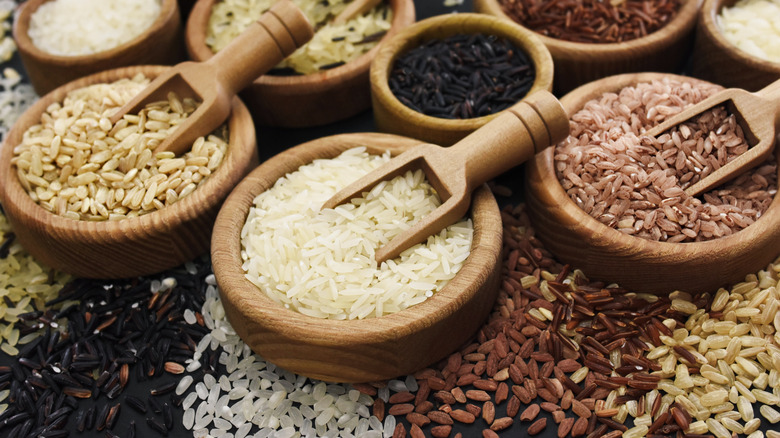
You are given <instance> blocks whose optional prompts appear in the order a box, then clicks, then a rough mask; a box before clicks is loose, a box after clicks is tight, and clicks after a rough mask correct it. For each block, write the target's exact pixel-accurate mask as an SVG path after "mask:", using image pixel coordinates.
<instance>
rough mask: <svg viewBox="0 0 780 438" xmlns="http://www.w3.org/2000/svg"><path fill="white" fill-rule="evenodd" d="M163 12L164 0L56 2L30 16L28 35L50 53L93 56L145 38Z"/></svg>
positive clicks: (35, 43)
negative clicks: (139, 37)
mask: <svg viewBox="0 0 780 438" xmlns="http://www.w3.org/2000/svg"><path fill="white" fill-rule="evenodd" d="M160 10H161V0H132V1H125V0H54V1H50V2H46V3H44V4H42V5H41V6H40V7H39V8H38V9H37V10H36V11H35V12H34V13H33V14H32V15H31V16H30V28H29V30H28V34H29V35H30V39H32V42H33V44H34V45H35V46H36V47H38V48H39V49H41V50H43V51H45V52H47V53H51V54H54V55H60V56H77V55H90V54H93V53H98V52H102V51H105V50H109V49H113V48H115V47H118V46H120V45H122V44H124V43H126V42H129V41H131V40H133V39H134V38H136V37H137V36H139V35H141V34H142V33H143V32H144V31H145V30H146V29H148V28H149V27H150V26H151V25H152V23H154V21H155V20H156V19H157V17H158V16H159V15H160Z"/></svg>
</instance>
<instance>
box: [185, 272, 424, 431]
mask: <svg viewBox="0 0 780 438" xmlns="http://www.w3.org/2000/svg"><path fill="white" fill-rule="evenodd" d="M206 282H207V283H208V284H209V285H210V286H209V288H208V289H207V291H206V297H205V299H206V301H205V303H204V305H203V309H202V312H201V314H202V317H203V321H204V324H205V326H206V327H207V328H208V329H210V330H211V332H210V333H208V334H206V335H205V336H204V337H203V338H202V339H201V341H200V343H199V344H198V345H197V348H196V351H195V357H194V358H193V359H191V360H189V361H188V362H189V365H188V367H189V368H188V371H190V372H193V371H195V370H196V369H197V368H198V366H199V365H200V362H199V361H198V360H199V358H200V356H201V355H204V354H205V353H206V352H207V351H209V350H214V351H218V352H219V363H220V364H221V366H224V372H221V373H218V374H217V375H212V374H208V373H194V374H193V375H194V376H195V378H197V379H198V380H197V381H195V380H194V379H193V378H192V377H191V376H187V377H185V378H184V379H182V381H181V382H180V383H179V386H178V387H177V388H176V393H177V394H179V395H183V394H185V393H187V395H186V396H185V397H184V401H183V402H182V408H183V409H184V415H183V424H184V427H185V428H187V429H189V430H192V431H193V436H194V437H196V438H202V437H207V436H212V437H219V436H223V437H224V436H232V437H233V438H244V437H246V436H252V437H256V438H264V437H278V438H291V437H296V436H304V437H314V436H318V437H324V436H333V437H335V436H342V437H363V438H380V437H383V436H385V437H386V436H390V435H392V432H393V430H394V429H395V426H396V418H395V417H394V416H393V415H387V416H385V418H384V421H383V422H382V421H380V420H379V419H378V418H377V417H375V416H372V415H371V414H370V407H371V406H372V405H373V403H374V400H373V398H371V397H369V396H367V395H365V394H362V393H360V392H359V391H357V390H356V389H354V388H352V387H351V386H350V385H347V384H328V383H325V382H322V381H318V380H312V379H308V378H306V377H304V376H299V375H296V374H293V373H291V372H289V371H286V370H284V369H281V368H277V367H276V366H275V365H274V364H272V363H270V362H266V361H265V360H264V359H263V358H262V357H260V356H259V355H257V354H253V353H252V352H251V350H250V349H249V346H247V345H246V344H245V343H244V342H243V341H242V340H241V339H240V338H239V337H238V335H236V332H235V330H233V327H232V326H231V325H230V322H228V320H227V319H226V318H225V310H224V309H223V308H222V302H221V300H220V298H219V293H218V291H217V288H216V280H215V278H214V276H213V275H211V276H209V277H208V278H207V279H206ZM185 317H186V315H185ZM198 376H200V377H198ZM389 383H390V386H393V387H395V388H397V389H399V390H401V388H403V390H410V391H416V390H417V382H416V381H415V380H414V378H407V379H406V381H402V380H391V381H390V382H389ZM407 385H409V386H407ZM388 394H389V393H388V391H387V389H386V390H385V391H384V394H383V395H384V397H385V399H387V397H388ZM250 434H251V435H250Z"/></svg>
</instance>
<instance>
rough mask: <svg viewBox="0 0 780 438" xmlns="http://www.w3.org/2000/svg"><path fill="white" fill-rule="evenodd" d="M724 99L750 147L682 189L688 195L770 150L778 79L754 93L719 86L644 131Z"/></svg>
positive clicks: (779, 103) (778, 112) (778, 109)
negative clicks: (720, 88)
mask: <svg viewBox="0 0 780 438" xmlns="http://www.w3.org/2000/svg"><path fill="white" fill-rule="evenodd" d="M724 103H725V104H726V107H727V110H728V111H729V113H731V114H734V115H735V116H736V117H737V122H738V123H739V124H740V125H741V126H742V130H743V131H744V133H745V137H746V139H747V141H748V143H749V144H750V145H751V147H750V149H748V150H747V152H745V153H743V154H741V155H739V156H738V157H736V158H734V159H733V160H731V161H730V162H728V163H726V164H725V165H724V166H722V167H721V168H719V169H717V170H715V171H713V172H712V173H710V174H709V175H707V176H705V177H704V178H702V179H700V180H699V181H698V182H696V183H695V184H692V185H691V186H690V187H688V188H687V189H685V193H687V194H688V195H690V196H696V195H698V194H700V193H703V192H706V191H707V190H710V189H712V188H714V187H717V186H719V185H721V184H723V183H724V182H726V181H728V180H730V179H732V178H734V177H736V176H738V175H740V174H742V173H743V172H745V171H747V170H748V169H751V168H753V167H755V166H756V165H758V164H759V163H761V162H763V161H764V160H766V158H767V157H768V156H769V154H770V153H771V152H772V148H773V146H774V144H775V131H776V128H777V126H778V125H779V124H780V80H777V81H775V82H773V83H771V84H769V85H767V86H766V88H764V89H762V90H760V91H757V92H756V93H750V92H748V91H745V90H742V89H739V88H729V89H726V90H723V91H721V92H719V93H716V94H714V95H712V96H710V97H708V98H707V99H704V100H703V101H701V102H699V103H697V104H696V105H693V106H691V107H689V108H686V109H685V110H683V111H682V112H680V113H679V114H677V115H675V116H674V117H671V118H669V119H667V120H666V121H665V122H663V123H661V124H660V125H658V126H656V127H654V128H653V129H650V130H649V131H647V132H646V133H645V135H647V136H650V137H658V136H659V135H661V134H663V133H664V132H666V131H668V130H670V129H671V128H673V127H675V126H677V125H679V124H681V123H684V122H686V121H688V120H689V119H691V118H693V117H695V116H697V115H699V114H701V113H703V112H705V111H707V110H710V109H712V108H714V107H716V106H718V105H722V104H724Z"/></svg>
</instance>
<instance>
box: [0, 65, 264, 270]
mask: <svg viewBox="0 0 780 438" xmlns="http://www.w3.org/2000/svg"><path fill="white" fill-rule="evenodd" d="M166 68H167V67H164V66H131V67H122V68H119V69H115V70H108V71H104V72H101V73H96V74H93V75H90V76H87V77H84V78H82V79H78V80H76V81H73V82H70V83H68V84H66V85H63V86H61V87H59V88H57V89H55V90H54V91H52V92H51V93H49V94H47V95H45V96H43V97H42V98H41V99H39V100H38V101H37V102H36V103H35V104H33V106H32V107H30V108H29V109H28V110H27V111H26V112H25V113H24V114H23V115H22V116H21V117H20V118H19V120H18V121H17V122H16V124H14V126H13V127H12V128H11V130H10V132H9V133H8V136H7V137H6V140H5V142H4V144H3V147H2V150H0V162H2V163H3V164H2V168H0V203H2V206H3V209H4V210H5V214H6V216H7V217H8V220H9V222H10V223H11V226H12V227H13V229H14V232H15V233H16V237H17V239H19V242H21V244H22V245H23V246H24V247H25V249H26V250H27V251H29V252H30V253H31V254H32V255H33V256H35V257H36V258H37V259H38V260H40V261H41V262H43V263H44V264H46V265H48V266H50V267H53V268H57V269H59V270H62V271H65V272H69V273H71V274H74V275H77V276H80V277H91V278H122V277H132V276H137V275H146V274H151V273H155V272H160V271H163V270H165V269H168V268H172V267H175V266H178V265H180V264H182V263H184V262H186V261H189V260H192V259H193V258H195V257H196V256H198V255H201V254H204V253H205V252H206V251H207V250H208V247H209V239H210V238H211V229H212V226H213V224H214V220H215V218H216V217H217V212H218V211H219V207H220V205H221V204H222V201H224V199H225V198H226V197H227V195H228V193H229V192H230V190H231V189H232V188H233V187H234V186H235V185H236V184H237V183H238V181H240V180H241V178H242V177H243V176H244V175H246V174H247V173H248V172H249V170H250V169H252V168H253V167H255V166H256V165H257V163H258V161H259V160H258V158H257V147H256V146H257V143H256V140H255V130H254V125H253V123H252V117H251V115H250V114H249V111H248V110H247V109H246V107H245V106H244V105H243V104H242V103H241V101H240V100H239V99H238V98H235V99H234V101H233V108H232V113H231V116H230V119H229V121H228V127H229V130H230V138H229V145H230V147H229V148H228V153H227V154H226V155H225V157H224V159H223V162H222V164H221V165H220V166H219V167H218V168H217V170H215V171H214V172H213V173H212V174H211V176H210V177H209V178H208V179H207V180H206V182H204V183H203V184H202V185H201V186H199V187H198V188H197V189H196V190H195V191H194V192H192V193H191V194H190V195H189V196H187V197H185V198H183V199H181V200H180V201H178V202H176V203H175V204H172V205H170V206H168V207H165V208H164V209H162V210H158V211H156V212H152V213H148V214H145V215H143V216H140V217H134V218H127V219H122V220H118V221H106V222H90V221H81V220H73V219H67V218H64V217H62V216H59V215H56V214H53V213H50V212H48V211H47V210H45V209H44V208H43V207H41V206H39V205H38V204H37V203H36V202H34V201H33V200H32V198H30V196H29V195H28V194H27V192H26V191H25V190H24V188H22V186H21V184H20V183H19V179H18V177H17V172H16V170H15V169H13V168H12V167H11V164H10V163H11V157H13V148H14V147H15V146H16V145H17V144H19V143H21V139H22V135H23V133H24V131H26V130H27V129H28V128H29V127H30V126H32V125H33V124H36V123H39V121H40V116H41V114H42V113H43V111H44V110H45V109H46V107H47V106H49V105H50V104H51V103H53V102H62V100H63V98H64V96H65V95H66V94H67V92H68V91H70V90H73V89H76V88H81V87H84V86H87V85H90V84H95V83H104V82H110V81H114V80H117V79H120V78H126V77H132V76H134V75H136V74H138V73H144V74H145V75H147V76H148V77H154V76H156V75H158V74H160V73H161V72H162V71H164V70H165V69H166Z"/></svg>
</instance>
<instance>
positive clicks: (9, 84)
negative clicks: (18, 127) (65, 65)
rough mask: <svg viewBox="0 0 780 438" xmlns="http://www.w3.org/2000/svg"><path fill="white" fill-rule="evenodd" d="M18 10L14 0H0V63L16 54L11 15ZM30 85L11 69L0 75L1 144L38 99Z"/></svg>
mask: <svg viewBox="0 0 780 438" xmlns="http://www.w3.org/2000/svg"><path fill="white" fill-rule="evenodd" d="M15 8H16V2H15V1H13V0H0V29H1V31H0V62H7V61H10V60H11V57H13V55H14V53H16V43H15V42H14V39H13V37H12V36H11V35H10V31H11V18H12V16H11V14H12V13H13V11H14V9H15ZM37 97H38V96H37V95H36V94H35V91H34V90H33V88H32V86H31V85H30V84H24V83H22V77H21V75H20V74H19V73H18V72H17V71H16V70H14V69H13V68H11V67H6V68H4V69H3V72H2V75H0V142H2V141H3V140H4V139H5V136H6V134H7V133H8V130H9V129H11V126H12V125H13V124H14V122H16V119H18V118H19V116H21V115H22V113H23V112H24V111H25V110H26V109H27V108H28V107H29V106H30V105H32V103H33V102H34V101H35V99H37Z"/></svg>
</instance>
